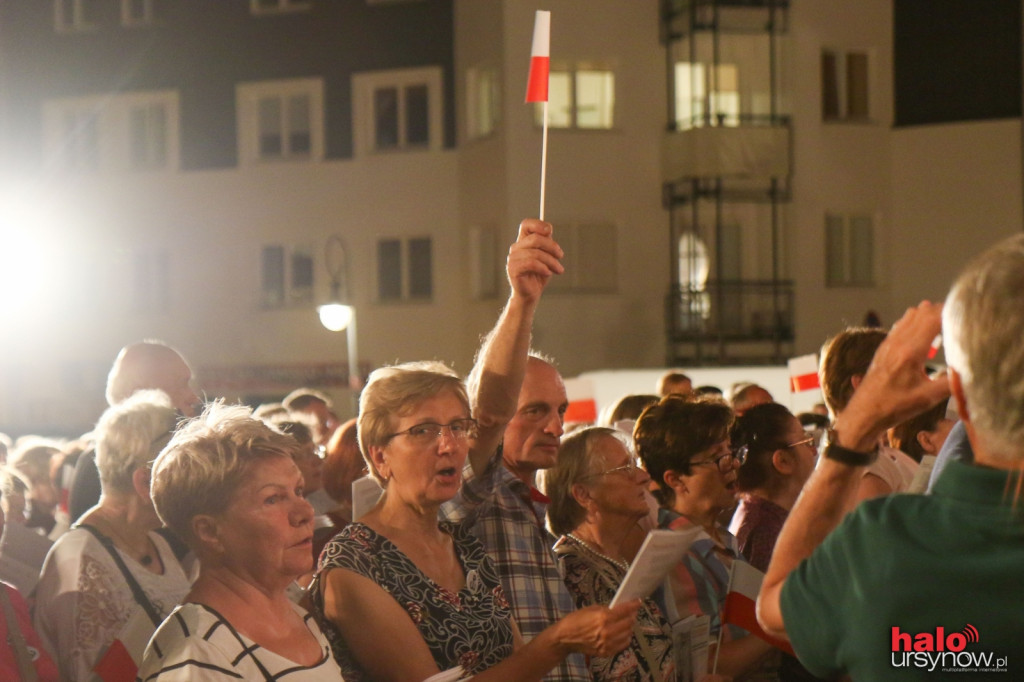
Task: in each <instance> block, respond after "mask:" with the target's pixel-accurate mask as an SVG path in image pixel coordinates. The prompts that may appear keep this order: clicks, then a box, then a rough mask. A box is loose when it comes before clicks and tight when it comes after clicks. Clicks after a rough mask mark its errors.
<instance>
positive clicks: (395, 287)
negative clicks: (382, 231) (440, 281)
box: [377, 235, 434, 303]
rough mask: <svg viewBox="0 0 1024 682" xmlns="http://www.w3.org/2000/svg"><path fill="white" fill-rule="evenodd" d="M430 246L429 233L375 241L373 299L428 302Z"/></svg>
mask: <svg viewBox="0 0 1024 682" xmlns="http://www.w3.org/2000/svg"><path fill="white" fill-rule="evenodd" d="M433 252H434V245H433V238H432V237H431V236H430V235H416V236H408V237H381V238H380V239H378V240H377V302H378V303H414V302H430V301H432V300H433V298H434V256H433Z"/></svg>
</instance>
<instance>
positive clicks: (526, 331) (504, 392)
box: [469, 219, 564, 474]
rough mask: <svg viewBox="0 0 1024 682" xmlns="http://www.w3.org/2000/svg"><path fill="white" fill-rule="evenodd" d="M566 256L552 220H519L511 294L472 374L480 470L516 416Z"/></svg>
mask: <svg viewBox="0 0 1024 682" xmlns="http://www.w3.org/2000/svg"><path fill="white" fill-rule="evenodd" d="M562 255H563V252H562V248H561V247H560V246H559V245H558V243H557V242H555V240H554V238H553V237H552V228H551V225H550V224H549V223H545V222H543V221H541V220H532V219H530V220H524V221H523V222H522V223H520V224H519V236H518V237H517V238H516V241H515V242H514V243H513V244H512V246H511V248H509V251H508V259H507V261H506V265H505V270H506V273H507V275H508V282H509V285H510V287H511V293H510V294H509V298H508V302H507V303H506V304H505V308H504V310H502V311H501V316H500V317H499V318H498V323H497V324H496V325H495V327H494V329H492V330H491V332H490V333H489V334H488V335H487V336H486V337H485V338H484V342H483V344H482V345H481V347H480V352H479V354H478V355H477V361H476V365H475V366H474V367H473V371H472V372H471V374H470V380H469V391H470V401H471V403H472V406H473V416H474V417H475V418H476V420H477V421H478V422H479V424H480V434H479V436H478V437H477V439H476V443H475V445H474V447H473V448H472V450H471V451H470V453H469V461H470V465H471V466H472V467H473V472H474V473H476V474H479V473H482V472H483V470H484V469H485V468H486V466H487V463H488V461H490V458H491V456H492V455H493V454H494V451H495V450H496V449H497V447H498V444H499V443H500V442H501V436H502V433H503V432H504V430H505V425H506V424H508V422H509V421H510V420H511V419H512V417H513V416H514V415H515V411H516V405H517V403H518V400H519V389H520V387H521V386H522V383H523V376H524V374H525V373H526V358H527V353H528V352H529V350H530V335H531V332H532V329H533V316H534V312H535V311H536V310H537V303H538V302H540V297H541V294H542V293H543V291H544V287H546V286H547V283H548V281H549V280H550V279H551V277H552V275H558V274H561V273H562V272H563V271H564V268H563V267H562V263H561V258H562Z"/></svg>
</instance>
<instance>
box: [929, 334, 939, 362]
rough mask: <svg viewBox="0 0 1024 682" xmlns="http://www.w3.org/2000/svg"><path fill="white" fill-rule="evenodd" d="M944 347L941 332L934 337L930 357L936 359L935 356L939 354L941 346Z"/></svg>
mask: <svg viewBox="0 0 1024 682" xmlns="http://www.w3.org/2000/svg"><path fill="white" fill-rule="evenodd" d="M941 347H942V334H939V335H938V336H936V337H935V338H934V339H932V345H931V346H929V347H928V359H929V360H934V359H935V356H936V355H938V354H939V348H941Z"/></svg>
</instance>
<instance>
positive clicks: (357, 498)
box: [352, 476, 384, 521]
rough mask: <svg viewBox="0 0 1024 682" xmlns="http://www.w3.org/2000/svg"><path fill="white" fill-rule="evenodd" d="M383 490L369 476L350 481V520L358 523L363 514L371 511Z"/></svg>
mask: <svg viewBox="0 0 1024 682" xmlns="http://www.w3.org/2000/svg"><path fill="white" fill-rule="evenodd" d="M382 494H384V490H383V489H382V488H381V487H380V486H379V485H377V481H375V480H373V478H371V477H370V476H363V477H362V478H357V479H356V480H354V481H352V520H353V521H358V520H359V519H360V518H362V516H363V514H365V513H366V512H368V511H370V510H371V509H373V505H375V504H377V500H379V499H380V496H381V495H382Z"/></svg>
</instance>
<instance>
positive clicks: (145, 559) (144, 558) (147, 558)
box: [100, 516, 153, 568]
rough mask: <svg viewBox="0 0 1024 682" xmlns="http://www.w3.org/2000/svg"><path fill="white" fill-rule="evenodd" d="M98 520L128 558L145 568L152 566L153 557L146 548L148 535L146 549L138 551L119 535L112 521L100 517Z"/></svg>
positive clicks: (118, 530) (147, 541) (147, 539)
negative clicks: (115, 539) (119, 544)
mask: <svg viewBox="0 0 1024 682" xmlns="http://www.w3.org/2000/svg"><path fill="white" fill-rule="evenodd" d="M100 519H101V520H102V521H103V525H104V526H106V528H107V534H108V535H110V534H112V535H114V536H115V537H116V538H118V539H119V540H120V541H121V546H122V548H123V549H124V550H125V552H127V553H128V556H130V557H132V558H133V559H135V560H136V561H138V562H139V563H140V564H142V565H143V566H145V567H146V568H149V567H150V566H151V565H152V564H153V555H152V554H150V552H149V547H148V545H149V544H150V543H149V536H148V534H147V536H146V544H147V547H146V549H144V550H141V551H140V550H138V549H136V548H134V547H132V546H131V544H130V543H129V542H128V539H127V538H126V537H125V536H124V535H123V534H122V533H121V530H120V529H119V528H118V527H117V524H115V523H113V521H111V520H110V519H108V518H107V517H105V516H101V517H100ZM140 553H141V556H138V558H136V555H139V554H140Z"/></svg>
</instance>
